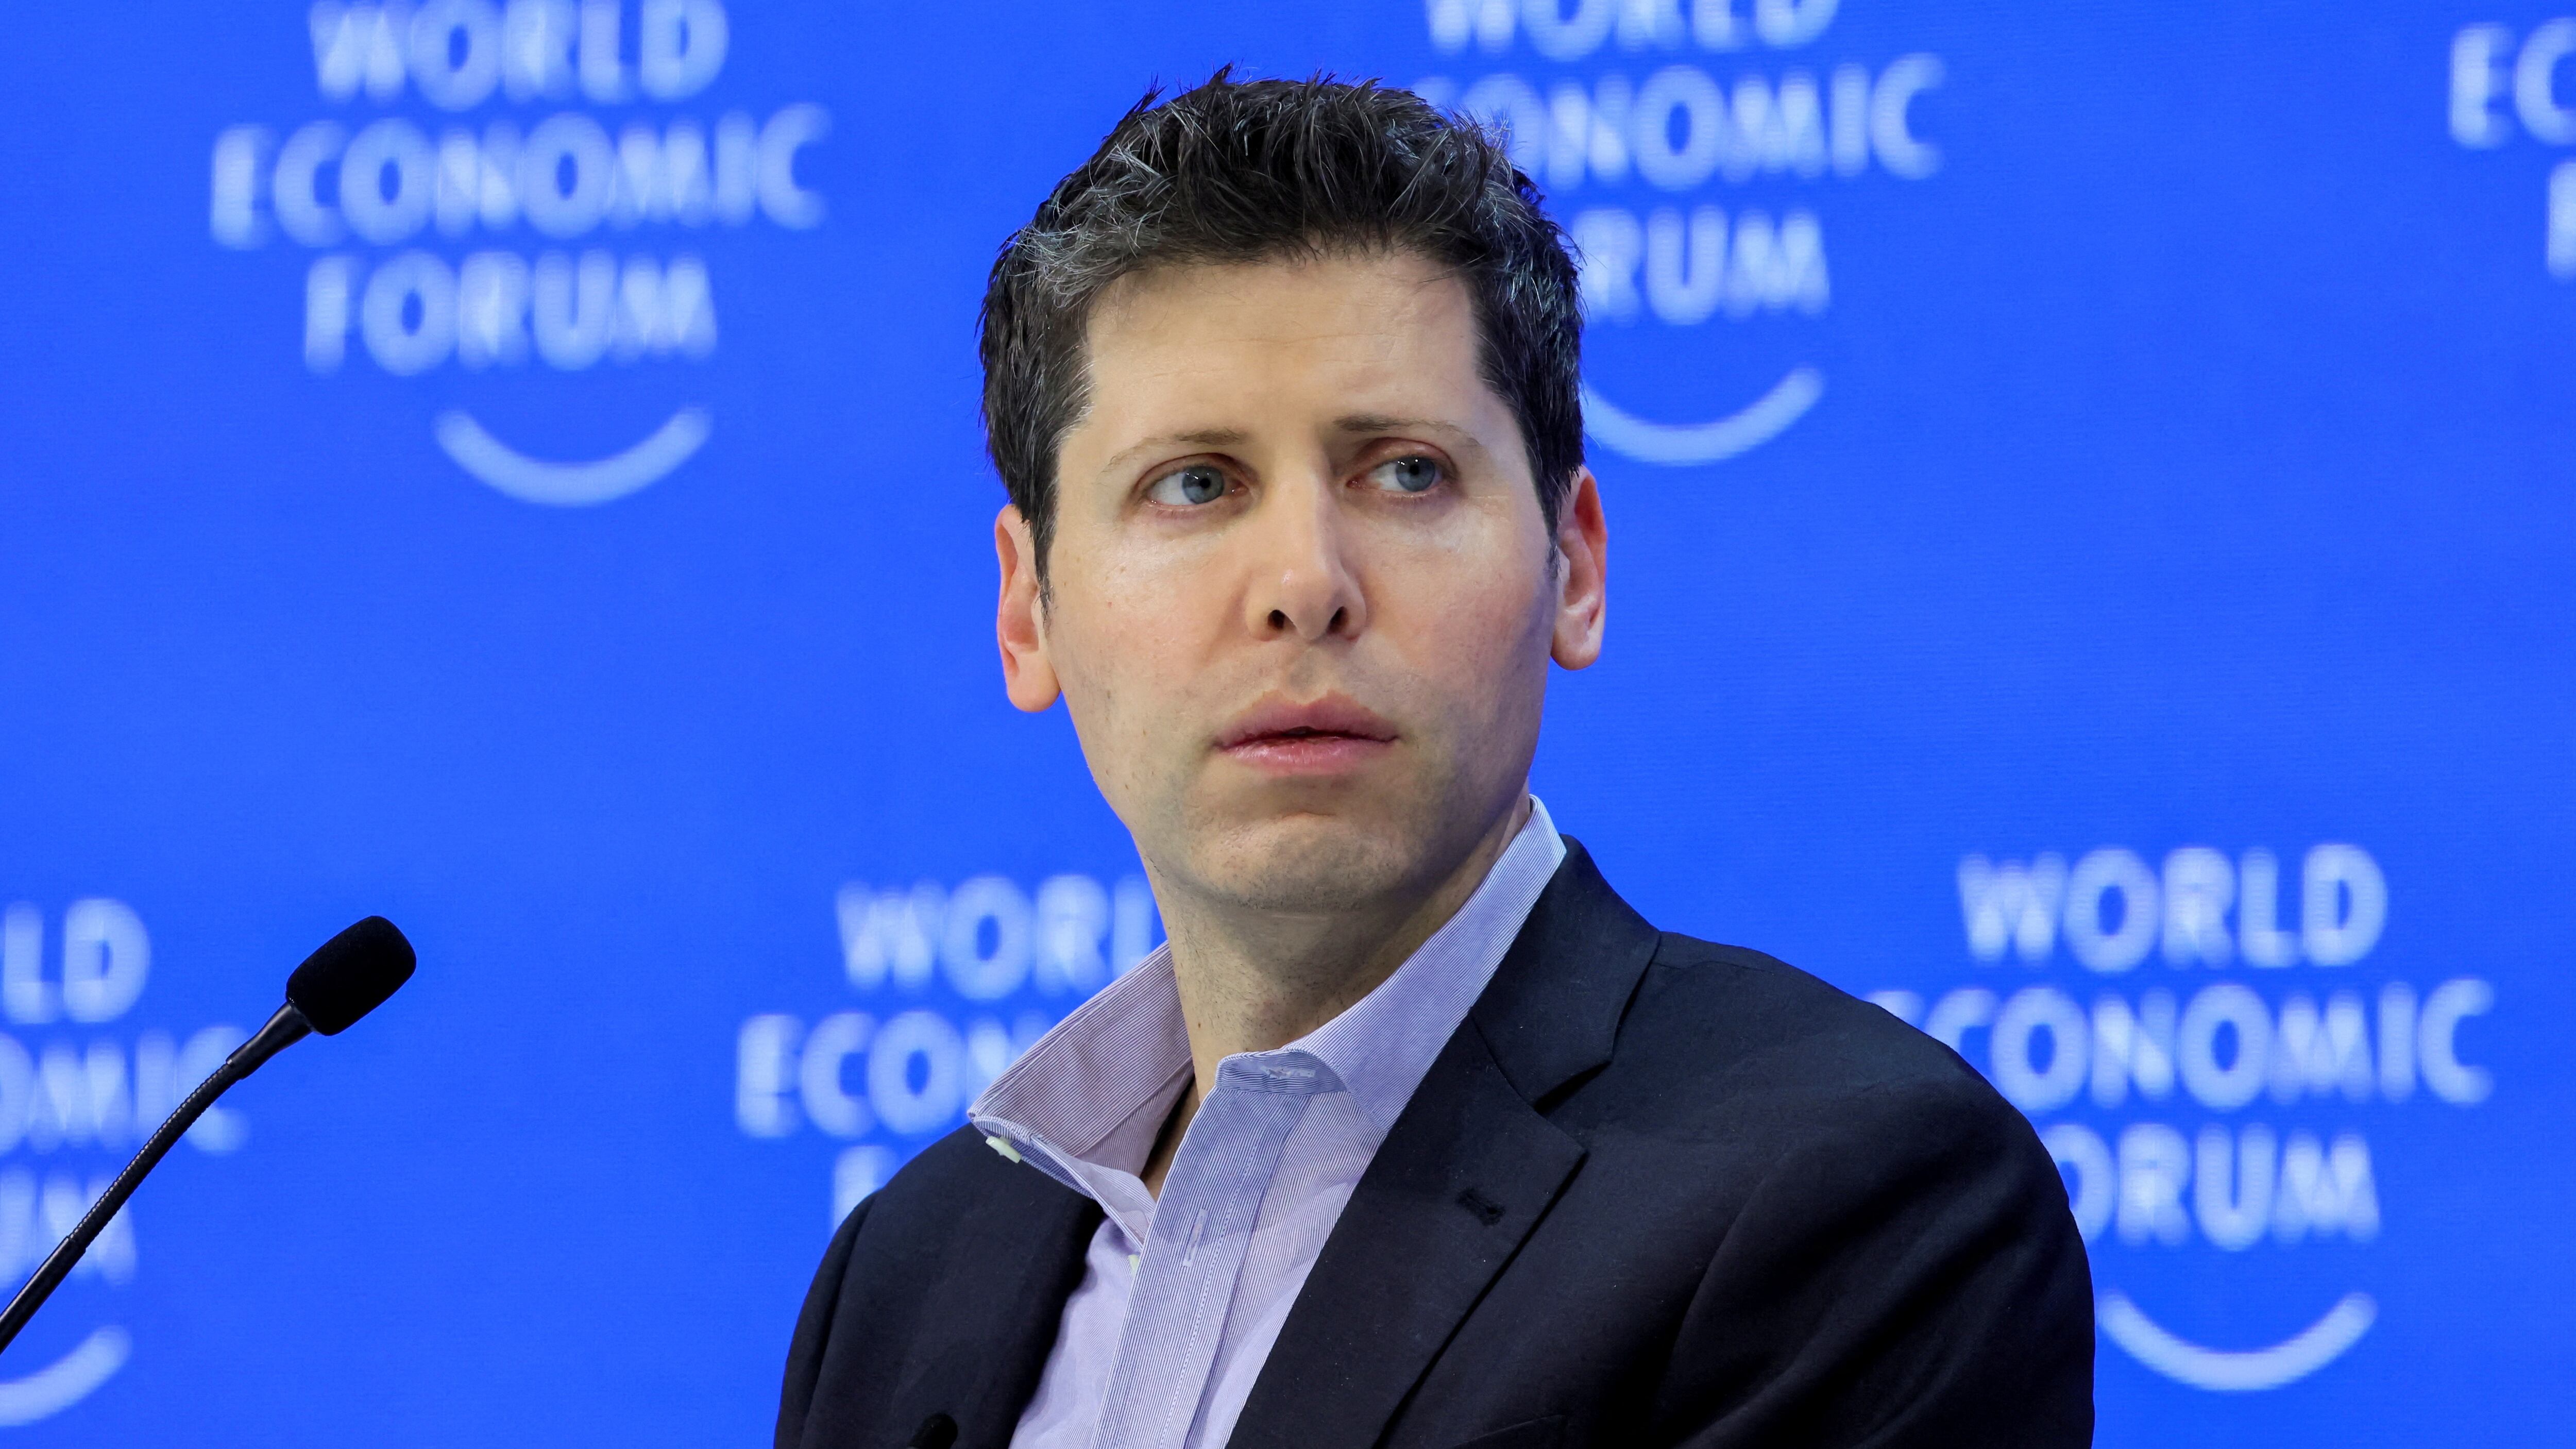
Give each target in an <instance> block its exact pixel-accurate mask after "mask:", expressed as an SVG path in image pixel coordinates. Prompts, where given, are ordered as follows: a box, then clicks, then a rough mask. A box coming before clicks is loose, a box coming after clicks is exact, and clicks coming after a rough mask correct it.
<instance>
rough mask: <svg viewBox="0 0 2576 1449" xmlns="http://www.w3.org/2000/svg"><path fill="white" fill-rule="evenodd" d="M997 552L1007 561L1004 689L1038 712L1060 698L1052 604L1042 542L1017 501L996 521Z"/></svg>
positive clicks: (998, 629) (998, 638)
mask: <svg viewBox="0 0 2576 1449" xmlns="http://www.w3.org/2000/svg"><path fill="white" fill-rule="evenodd" d="M993 553H994V555H995V557H996V558H998V559H999V560H1000V562H1001V565H1002V599H1001V602H1000V604H999V605H997V606H996V607H995V609H994V611H993V637H994V640H995V642H997V643H999V644H1000V645H1001V646H1002V689H1003V691H1004V692H1005V693H1007V694H1009V695H1010V697H1011V703H1013V704H1015V705H1017V706H1019V707H1020V708H1022V709H1024V710H1027V711H1029V712H1030V713H1032V714H1034V713H1036V712H1037V711H1039V710H1042V709H1045V708H1046V707H1047V706H1048V705H1051V704H1053V703H1055V699H1056V694H1057V693H1058V689H1057V686H1056V680H1055V666H1054V665H1053V664H1052V663H1050V662H1048V660H1047V651H1046V604H1045V599H1044V596H1043V594H1042V593H1041V591H1040V590H1039V588H1038V551H1037V541H1036V540H1035V539H1033V538H1032V537H1030V535H1029V521H1028V520H1027V519H1025V518H1022V517H1021V516H1020V510H1019V508H1018V507H1017V506H1016V505H1011V504H1005V505H1003V508H1002V512H1001V514H1000V516H998V517H996V518H995V519H994V520H993Z"/></svg>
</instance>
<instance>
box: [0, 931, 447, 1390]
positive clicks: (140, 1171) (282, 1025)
mask: <svg viewBox="0 0 2576 1449" xmlns="http://www.w3.org/2000/svg"><path fill="white" fill-rule="evenodd" d="M415 964H416V960H415V958H414V957H413V955H412V949H411V942H409V941H406V940H404V939H403V933H402V932H400V931H398V930H396V929H394V923H393V922H391V921H388V920H386V919H385V918H384V917H382V916H369V917H367V918H366V919H365V920H363V921H360V922H358V923H357V924H356V925H354V926H351V927H350V928H349V929H347V930H345V931H342V932H341V933H340V934H338V935H336V936H333V937H332V938H331V939H330V940H328V941H325V942H323V943H322V946H321V949H319V950H317V951H315V952H314V953H313V954H312V955H310V956H307V957H305V958H304V964H303V965H301V966H298V967H296V968H295V974H294V975H292V976H289V977H287V978H286V1004H285V1005H284V1006H281V1007H279V1008H278V1009H277V1014H276V1015H275V1016H272V1017H270V1018H269V1019H268V1025H266V1026H263V1027H261V1028H260V1029H259V1034H258V1035H257V1036H254V1037H252V1038H251V1039H250V1040H248V1041H246V1042H243V1043H242V1044H241V1046H240V1047H239V1048H237V1049H235V1051H234V1052H233V1054H232V1055H231V1056H228V1057H226V1058H224V1064H223V1065H222V1066H220V1067H217V1068H215V1072H214V1075H213V1076H210V1077H208V1078H206V1079H205V1080H204V1081H202V1082H199V1083H198V1084H197V1090H195V1091H193V1092H190V1093H189V1094H188V1099H187V1100H186V1101H184V1102H181V1103H180V1104H179V1110H177V1111H175V1112H173V1113H171V1114H170V1116H169V1119H168V1120H167V1121H164V1122H163V1123H162V1124H161V1125H160V1127H159V1128H158V1129H156V1130H155V1131H154V1132H153V1134H152V1136H151V1139H150V1140H149V1141H146V1142H145V1143H144V1144H143V1150H142V1151H140V1152H137V1153H135V1154H134V1160H133V1161H132V1162H129V1163H127V1164H125V1170H124V1171H123V1172H120V1173H118V1174H117V1175H116V1181H114V1182H111V1183H109V1184H108V1185H107V1191H106V1193H105V1194H103V1195H102V1196H101V1197H100V1198H99V1200H98V1201H97V1202H95V1203H93V1204H91V1205H90V1210H89V1213H88V1215H87V1216H85V1217H83V1218H82V1219H81V1220H80V1225H79V1226H77V1227H75V1228H73V1229H72V1232H71V1236H70V1237H67V1238H65V1239H63V1240H62V1242H61V1244H60V1245H59V1246H57V1247H56V1248H55V1249H54V1251H53V1253H52V1255H51V1256H49V1257H47V1258H46V1259H45V1263H44V1266H43V1267H41V1268H38V1269H37V1270H36V1276H35V1277H33V1278H30V1279H28V1280H27V1286H26V1287H24V1288H21V1289H19V1290H18V1296H17V1297H15V1298H12V1299H10V1300H9V1307H8V1310H7V1311H6V1312H0V1349H6V1348H7V1347H8V1346H9V1345H10V1344H11V1343H12V1342H14V1341H15V1340H16V1339H17V1337H18V1330H19V1329H22V1328H24V1327H26V1326H27V1320H28V1319H30V1318H33V1317H35V1316H36V1310H37V1309H39V1308H42V1307H44V1306H45V1300H46V1299H47V1298H50V1297H52V1296H53V1292H54V1289H56V1288H57V1287H60V1286H61V1284H62V1281H63V1279H64V1277H65V1276H67V1275H68V1274H69V1273H70V1272H71V1271H72V1266H73V1265H74V1264H76V1263H78V1262H80V1260H81V1254H83V1253H85V1252H88V1251H89V1245H90V1243H91V1242H92V1241H93V1240H95V1239H96V1238H97V1237H98V1235H99V1234H100V1233H101V1232H103V1231H105V1230H106V1228H107V1224H108V1220H109V1219H111V1218H113V1217H115V1216H116V1210H117V1209H118V1208H121V1207H123V1206H125V1200H126V1199H127V1198H129V1197H132V1196H134V1189H135V1188H136V1187H138V1186H140V1185H141V1184H142V1182H143V1176H144V1174H145V1173H148V1172H150V1171H151V1170H152V1168H153V1166H154V1165H155V1164H157V1163H158V1162H160V1160H161V1158H162V1156H163V1155H164V1154H166V1153H168V1152H169V1150H170V1149H171V1148H172V1147H174V1146H176V1145H177V1144H178V1141H179V1137H180V1135H181V1134H182V1133H184V1132H186V1131H187V1130H188V1129H189V1128H190V1127H192V1126H194V1125H195V1124H196V1121H197V1119H198V1118H199V1117H201V1116H203V1115H205V1111H206V1109H207V1108H208V1107H211V1106H213V1105H215V1099H216V1098H217V1097H220V1096H222V1095H223V1094H224V1093H225V1091H226V1090H228V1089H229V1088H231V1086H232V1084H233V1083H235V1082H238V1081H240V1080H241V1079H242V1078H244V1077H247V1076H249V1075H250V1074H251V1073H253V1072H255V1071H258V1070H259V1067H260V1063H262V1062H265V1061H267V1060H268V1059H269V1058H270V1057H273V1056H275V1055H277V1054H278V1053H279V1052H282V1051H284V1050H286V1049H287V1048H288V1047H290V1046H293V1045H294V1044H296V1043H297V1042H299V1041H302V1040H303V1039H304V1038H305V1036H306V1034H307V1033H310V1032H317V1031H318V1032H320V1033H322V1034H323V1035H324V1036H338V1035H339V1034H340V1033H341V1032H344V1031H346V1030H348V1029H349V1027H350V1026H351V1025H352V1024H353V1023H355V1022H356V1021H357V1019H358V1018H359V1017H362V1016H364V1015H366V1014H367V1013H368V1012H370V1011H373V1010H375V1009H376V1008H377V1007H379V1006H382V1005H383V1004H384V1001H385V998H386V997H388V996H391V995H393V994H394V992H396V991H397V990H399V989H401V987H402V984H403V983H404V982H406V981H409V980H410V979H411V972H412V967H413V966H414V965H415Z"/></svg>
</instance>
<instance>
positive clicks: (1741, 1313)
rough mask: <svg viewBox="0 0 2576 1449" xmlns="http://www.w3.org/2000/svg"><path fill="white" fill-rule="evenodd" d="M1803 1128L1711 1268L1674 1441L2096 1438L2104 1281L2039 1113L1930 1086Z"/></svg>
mask: <svg viewBox="0 0 2576 1449" xmlns="http://www.w3.org/2000/svg"><path fill="white" fill-rule="evenodd" d="M1791 1141H1792V1143H1793V1145H1792V1146H1791V1147H1789V1148H1788V1149H1787V1150H1785V1151H1784V1152H1783V1153H1782V1154H1781V1155H1780V1156H1779V1157H1778V1158H1776V1159H1775V1160H1774V1163H1773V1166H1772V1170H1771V1171H1769V1172H1767V1173H1765V1174H1764V1177H1763V1180H1762V1182H1761V1184H1760V1186H1759V1187H1758V1188H1757V1189H1756V1190H1755V1192H1754V1194H1753V1196H1752V1197H1751V1199H1750V1200H1749V1201H1748V1202H1747V1204H1746V1207H1745V1210H1744V1211H1743V1213H1742V1214H1741V1215H1740V1216H1739V1217H1738V1218H1737V1220H1736V1222H1735V1223H1734V1225H1733V1226H1732V1227H1731V1228H1730V1229H1729V1230H1728V1233H1727V1235H1726V1237H1725V1239H1724V1241H1723V1242H1722V1243H1721V1244H1720V1246H1719V1249H1718V1251H1717V1253H1716V1255H1715V1256H1714V1258H1713V1259H1712V1260H1711V1262H1710V1264H1709V1267H1708V1270H1707V1273H1706V1275H1705V1276H1704V1278H1703V1279H1702V1281H1701V1284H1700V1286H1699V1289H1698V1292H1697V1295H1696V1296H1695V1298H1694V1300H1693V1302H1692V1305H1691V1308H1690V1311H1689V1313H1688V1314H1687V1316H1686V1317H1685V1319H1684V1323H1683V1328H1682V1332H1681V1334H1680V1336H1679V1338H1678V1340H1677V1343H1676V1350H1675V1354H1674V1358H1673V1361H1672V1363H1671V1365H1670V1369H1669V1372H1668V1374H1667V1376H1666V1379H1665V1390H1666V1391H1665V1393H1664V1394H1663V1395H1662V1396H1661V1402H1660V1404H1659V1410H1660V1412H1659V1413H1658V1415H1657V1418H1658V1420H1659V1421H1660V1425H1661V1427H1662V1429H1663V1431H1664V1432H1661V1433H1658V1434H1656V1435H1654V1436H1653V1438H1654V1441H1655V1442H1660V1443H1666V1444H1673V1445H1676V1446H1682V1449H1752V1446H1762V1445H1782V1444H1797V1445H1813V1446H1837V1449H1840V1446H1849V1449H1862V1446H1867V1449H1914V1446H1924V1449H1929V1446H1935V1445H1941V1446H1947V1445H1960V1444H1974V1445H1979V1446H1984V1449H2007V1446H2031V1449H2080V1446H2083V1445H2087V1444H2090V1443H2091V1442H2092V1435H2093V1290H2092V1279H2091V1273H2090V1271H2089V1269H2088V1268H2087V1266H2086V1264H2085V1259H2084V1245H2083V1241H2082V1239H2081V1238H2079V1237H2078V1236H2077V1234H2076V1231H2075V1224H2074V1220H2073V1218H2072V1216H2071V1215H2070V1214H2069V1212H2068V1210H2067V1204H2066V1192H2065V1187H2064V1185H2063V1183H2062V1182H2061V1180H2060V1179H2059V1177H2058V1174H2057V1169H2056V1165H2055V1164H2054V1163H2053V1162H2051V1161H2050V1160H2049V1157H2048V1154H2047V1152H2046V1150H2045V1149H2043V1148H2042V1147H2041V1146H2040V1144H2039V1140H2038V1138H2037V1136H2036V1135H2035V1134H2034V1133H2033V1132H2032V1131H2031V1128H2030V1125H2029V1123H2027V1122H2025V1121H2024V1120H2023V1119H2022V1117H2021V1115H2020V1114H2019V1113H2018V1112H2015V1111H2014V1110H2013V1109H2012V1108H2011V1107H2010V1106H2008V1105H2007V1104H2005V1103H2004V1102H2003V1101H2002V1099H2001V1098H1999V1097H1997V1096H1996V1095H1995V1094H1994V1092H1993V1091H1992V1089H1990V1088H1988V1087H1987V1086H1986V1085H1985V1084H1984V1083H1983V1082H1982V1081H1976V1080H1973V1079H1960V1080H1948V1079H1941V1080H1930V1081H1924V1080H1914V1081H1907V1082H1902V1083H1899V1084H1895V1085H1892V1086H1885V1087H1879V1088H1874V1089H1871V1090H1869V1091H1867V1092H1864V1093H1861V1094H1859V1095H1858V1096H1857V1097H1855V1098H1854V1099H1852V1100H1851V1101H1850V1103H1849V1104H1848V1110H1847V1111H1843V1112H1840V1113H1839V1114H1838V1116H1837V1120H1836V1121H1835V1122H1834V1123H1833V1124H1832V1126H1831V1127H1829V1128H1828V1129H1826V1130H1821V1131H1809V1132H1801V1133H1798V1134H1796V1135H1795V1136H1794V1137H1793V1138H1792V1139H1791Z"/></svg>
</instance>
